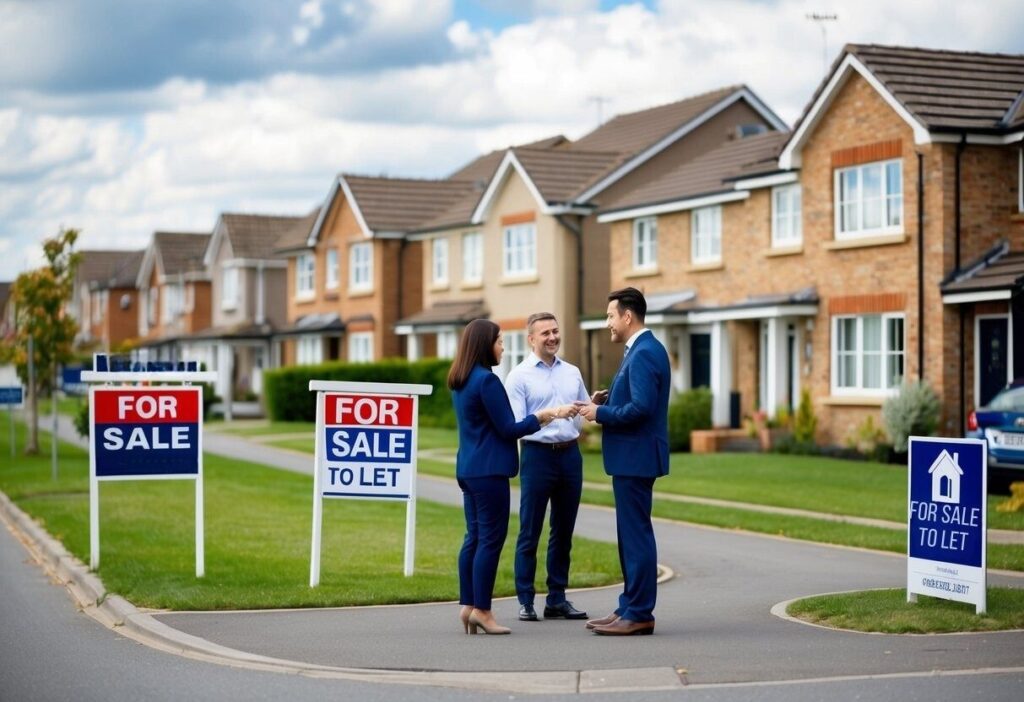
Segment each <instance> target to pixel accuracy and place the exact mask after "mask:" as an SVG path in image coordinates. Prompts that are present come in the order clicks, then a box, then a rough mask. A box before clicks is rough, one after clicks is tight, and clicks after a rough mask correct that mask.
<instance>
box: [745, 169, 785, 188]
mask: <svg viewBox="0 0 1024 702" xmlns="http://www.w3.org/2000/svg"><path fill="white" fill-rule="evenodd" d="M799 180H800V173H799V172H798V171H786V172H785V173H773V174H772V175H767V176H761V177H760V178H746V179H744V180H737V181H736V189H737V190H757V189H758V188H772V187H775V186H776V185H789V184H790V183H796V182H797V181H799Z"/></svg>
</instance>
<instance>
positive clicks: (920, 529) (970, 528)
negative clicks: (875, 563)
mask: <svg viewBox="0 0 1024 702" xmlns="http://www.w3.org/2000/svg"><path fill="white" fill-rule="evenodd" d="M908 461H909V470H908V501H909V503H908V515H907V520H908V522H907V526H908V529H907V531H908V533H907V540H908V543H907V599H908V600H910V601H914V599H915V595H919V594H920V595H930V596H932V597H941V598H943V599H947V600H956V601H958V602H970V603H973V604H975V605H976V608H977V611H978V613H981V612H984V611H985V594H986V593H985V587H986V563H985V557H986V549H985V539H986V531H985V529H986V518H987V512H986V499H985V496H986V492H987V487H988V486H987V467H988V466H987V453H986V448H985V442H984V441H981V440H979V439H934V438H924V437H911V439H910V453H909V456H908Z"/></svg>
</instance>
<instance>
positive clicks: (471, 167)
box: [448, 134, 571, 188]
mask: <svg viewBox="0 0 1024 702" xmlns="http://www.w3.org/2000/svg"><path fill="white" fill-rule="evenodd" d="M570 144H571V142H570V141H569V140H568V139H566V138H565V137H564V136H562V135H561V134H559V135H557V136H553V137H548V138H547V139H539V140H537V141H532V142H530V143H529V144H518V145H517V146H509V147H507V148H504V149H496V150H494V151H491V152H490V153H487V154H484V155H483V156H478V157H477V158H475V159H473V160H472V161H470V162H469V163H467V164H466V165H465V166H463V167H462V168H460V169H459V170H457V171H455V172H454V173H452V174H451V175H449V176H448V179H449V180H471V181H474V182H478V183H481V184H482V185H483V188H486V187H487V182H488V181H489V180H490V179H491V177H492V176H493V175H494V172H495V171H497V170H498V166H499V165H500V164H501V159H502V158H503V157H504V156H505V152H506V151H508V149H513V148H521V149H554V148H564V147H566V146H568V145H570Z"/></svg>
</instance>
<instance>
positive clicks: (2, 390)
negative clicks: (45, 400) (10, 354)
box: [0, 385, 25, 459]
mask: <svg viewBox="0 0 1024 702" xmlns="http://www.w3.org/2000/svg"><path fill="white" fill-rule="evenodd" d="M13 391H17V398H18V399H17V401H14V397H15V394H14V392H13ZM0 405H7V423H8V424H10V426H11V458H12V459H14V458H16V457H17V455H18V451H17V449H16V448H15V444H16V443H17V435H16V434H15V431H14V408H15V406H17V407H19V408H21V407H23V406H24V405H25V388H23V387H22V386H21V385H5V386H2V387H0Z"/></svg>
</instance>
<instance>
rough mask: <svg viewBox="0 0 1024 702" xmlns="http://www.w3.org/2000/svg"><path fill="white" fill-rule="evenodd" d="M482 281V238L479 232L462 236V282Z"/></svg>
mask: <svg viewBox="0 0 1024 702" xmlns="http://www.w3.org/2000/svg"><path fill="white" fill-rule="evenodd" d="M483 279H484V238H483V234H481V233H480V232H469V233H468V234H463V235H462V282H463V283H468V284H474V283H480V282H482V281H483Z"/></svg>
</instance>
